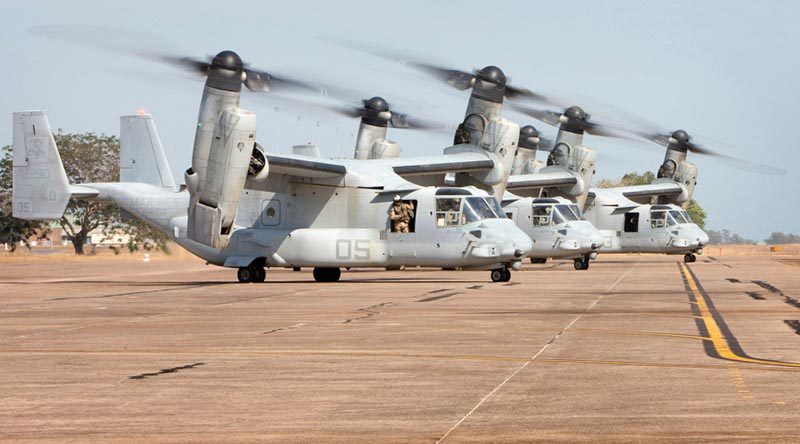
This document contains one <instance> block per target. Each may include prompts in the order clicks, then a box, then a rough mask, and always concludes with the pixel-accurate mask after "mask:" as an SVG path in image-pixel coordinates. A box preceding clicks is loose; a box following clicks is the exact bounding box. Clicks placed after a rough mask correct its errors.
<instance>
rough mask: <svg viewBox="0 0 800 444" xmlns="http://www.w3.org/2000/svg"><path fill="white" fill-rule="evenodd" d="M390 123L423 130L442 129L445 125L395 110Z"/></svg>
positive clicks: (393, 125) (400, 126)
mask: <svg viewBox="0 0 800 444" xmlns="http://www.w3.org/2000/svg"><path fill="white" fill-rule="evenodd" d="M389 124H390V125H392V127H393V128H406V129H423V130H428V129H430V130H433V129H442V128H443V127H444V125H441V124H438V123H436V122H433V121H428V120H423V119H418V118H416V117H411V116H409V115H408V114H401V113H396V112H394V111H392V118H391V119H390V120H389Z"/></svg>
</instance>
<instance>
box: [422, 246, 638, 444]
mask: <svg viewBox="0 0 800 444" xmlns="http://www.w3.org/2000/svg"><path fill="white" fill-rule="evenodd" d="M638 264H639V262H636V263H635V264H633V266H632V267H631V268H630V269H628V271H626V272H625V273H623V274H622V275H621V276H620V277H619V279H617V280H616V281H614V283H613V284H611V286H610V287H608V289H607V290H606V291H605V292H606V293H609V292H611V290H613V289H614V287H616V286H617V284H619V283H620V281H622V279H623V278H625V276H627V275H628V274H629V273H630V272H631V271H633V269H634V268H636V265H638ZM602 298H603V294H600V295H599V296H598V297H597V299H595V300H594V302H592V303H591V305H589V307H587V308H586V310H584V311H583V313H581V314H579V315H578V316H576V317H575V319H573V320H572V322H570V323H569V324H567V326H566V327H564V328H563V329H562V330H561V331H560V332H558V333H556V335H555V336H553V337H552V338H550V340H549V341H548V342H547V343H546V344H544V346H543V347H542V348H541V349H539V351H538V352H536V353H535V354H534V355H533V356H532V357H531V358H530V359H528V360H527V361H525V363H523V364H522V365H521V366H519V367H518V368H517V369H516V370H514V372H513V373H511V374H510V375H508V377H507V378H506V379H504V380H503V382H501V383H500V384H498V385H497V387H495V388H494V389H493V390H492V391H490V392H489V393H487V394H486V396H484V397H483V398H482V399H481V400H480V401H478V403H477V404H475V407H473V408H472V410H470V411H469V412H467V414H466V415H464V416H463V417H462V418H461V419H459V420H458V422H456V423H455V424H454V425H453V427H451V428H450V430H448V431H447V433H445V434H444V435H442V437H441V438H439V439H438V440H436V444H439V443H441V442H442V441H444V440H445V438H447V437H448V436H449V435H450V434H451V433H452V432H453V430H455V429H457V428H458V426H460V425H461V424H462V423H463V422H464V421H466V420H467V418H469V417H470V416H471V415H472V414H473V413H474V412H475V411H476V410H478V409H479V408H480V406H481V405H483V403H484V402H486V400H487V399H489V398H491V397H492V395H494V394H495V393H497V391H498V390H500V389H501V388H503V386H504V385H506V383H507V382H508V381H510V380H512V379H513V378H514V376H516V375H517V373H519V372H521V371H522V370H524V369H525V367H527V366H528V365H529V364H530V363H531V362H533V361H535V360H536V358H538V357H539V356H540V355H541V354H542V353H544V351H545V350H547V347H550V345H551V344H553V343H554V342H555V341H556V340H558V338H560V337H561V335H563V334H564V333H566V332H567V330H569V329H570V327H572V326H573V325H575V323H576V322H578V320H579V319H580V318H582V317H583V315H585V314H586V313H588V312H589V311H590V310H591V309H592V308H594V306H595V305H597V303H598V302H600V300H601V299H602Z"/></svg>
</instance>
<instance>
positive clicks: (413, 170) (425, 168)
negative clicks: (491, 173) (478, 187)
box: [376, 151, 494, 177]
mask: <svg viewBox="0 0 800 444" xmlns="http://www.w3.org/2000/svg"><path fill="white" fill-rule="evenodd" d="M484 153H485V151H484ZM484 153H479V152H463V153H454V154H444V155H439V156H425V157H407V158H399V157H395V158H391V159H380V160H376V162H381V163H383V164H385V165H387V166H389V167H391V168H392V170H393V171H394V172H395V174H397V175H398V176H402V177H408V176H428V175H438V174H447V173H470V172H475V171H488V170H491V169H492V168H493V167H494V161H493V160H492V159H491V158H490V157H489V155H488V153H486V154H484Z"/></svg>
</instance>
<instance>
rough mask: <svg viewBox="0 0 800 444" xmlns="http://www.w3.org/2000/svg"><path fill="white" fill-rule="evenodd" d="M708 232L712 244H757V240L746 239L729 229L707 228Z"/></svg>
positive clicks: (709, 241)
mask: <svg viewBox="0 0 800 444" xmlns="http://www.w3.org/2000/svg"><path fill="white" fill-rule="evenodd" d="M706 233H708V243H709V244H712V245H732V244H736V245H739V244H755V241H752V240H750V239H745V238H743V237H742V236H739V235H738V234H735V233H731V232H730V231H729V230H722V231H715V230H706Z"/></svg>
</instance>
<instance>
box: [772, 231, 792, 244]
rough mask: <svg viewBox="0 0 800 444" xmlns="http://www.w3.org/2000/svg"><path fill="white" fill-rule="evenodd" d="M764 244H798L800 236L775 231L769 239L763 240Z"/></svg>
mask: <svg viewBox="0 0 800 444" xmlns="http://www.w3.org/2000/svg"><path fill="white" fill-rule="evenodd" d="M764 242H766V243H768V244H769V245H778V244H800V234H792V233H782V232H779V231H777V232H774V233H771V234H770V235H769V237H768V238H766V239H765V240H764Z"/></svg>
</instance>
